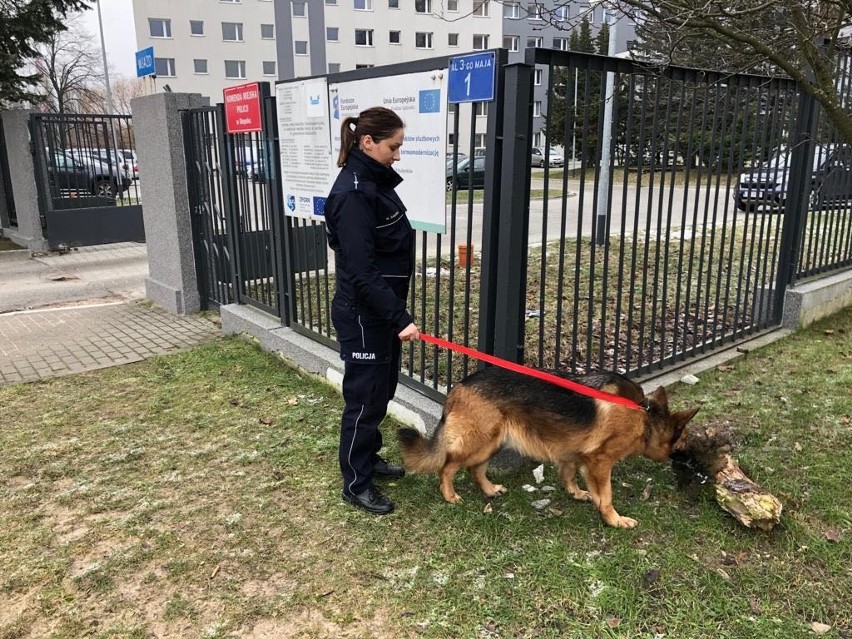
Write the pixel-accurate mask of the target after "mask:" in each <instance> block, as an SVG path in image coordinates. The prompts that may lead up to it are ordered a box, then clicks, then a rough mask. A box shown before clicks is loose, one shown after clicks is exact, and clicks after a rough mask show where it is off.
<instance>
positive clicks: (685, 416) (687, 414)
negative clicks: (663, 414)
mask: <svg viewBox="0 0 852 639" xmlns="http://www.w3.org/2000/svg"><path fill="white" fill-rule="evenodd" d="M699 408H701V407H700V406H696V407H695V408H690V409H689V410H682V411H679V412H677V413H675V414H674V417H675V420H676V421H677V424H678V427H679V428H681V429H683V427H684V426H686V425H687V424H688V423H689V420H691V419H692V418H693V417H695V413H697V412H698V409H699Z"/></svg>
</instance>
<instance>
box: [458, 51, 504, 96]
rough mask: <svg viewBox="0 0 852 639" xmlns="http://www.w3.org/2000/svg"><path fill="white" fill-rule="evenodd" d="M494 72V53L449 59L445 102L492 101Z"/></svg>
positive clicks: (495, 67)
mask: <svg viewBox="0 0 852 639" xmlns="http://www.w3.org/2000/svg"><path fill="white" fill-rule="evenodd" d="M496 71H497V63H496V57H495V54H494V51H485V52H483V53H471V54H470V55H463V56H459V57H457V58H450V68H449V78H448V81H447V93H448V96H447V101H448V102H450V103H453V104H458V103H459V102H490V101H492V100H493V99H494V84H495V77H496Z"/></svg>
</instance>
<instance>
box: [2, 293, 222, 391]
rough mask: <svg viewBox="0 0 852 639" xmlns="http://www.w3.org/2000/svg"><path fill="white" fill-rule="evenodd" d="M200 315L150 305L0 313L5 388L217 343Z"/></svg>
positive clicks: (215, 329)
mask: <svg viewBox="0 0 852 639" xmlns="http://www.w3.org/2000/svg"><path fill="white" fill-rule="evenodd" d="M219 334H220V330H219V328H218V326H216V325H215V324H214V323H213V322H211V321H210V320H207V319H205V318H203V317H200V316H197V315H195V316H190V317H179V316H175V315H170V314H169V313H166V312H165V311H163V310H161V309H160V308H158V307H155V306H152V305H150V304H148V303H146V302H124V303H96V304H91V305H87V306H66V307H63V308H46V309H41V310H31V311H19V312H13V313H3V314H0V386H2V385H7V384H15V383H20V382H30V381H35V380H40V379H46V378H50V377H58V376H60V375H69V374H72V373H81V372H85V371H91V370H97V369H99V368H106V367H108V366H117V365H119V364H128V363H130V362H138V361H141V360H143V359H145V358H147V357H151V356H153V355H160V354H163V353H170V352H174V351H177V350H181V349H184V348H189V347H191V346H195V345H197V344H201V343H203V342H207V341H210V340H212V339H215V338H216V337H217V336H218V335H219Z"/></svg>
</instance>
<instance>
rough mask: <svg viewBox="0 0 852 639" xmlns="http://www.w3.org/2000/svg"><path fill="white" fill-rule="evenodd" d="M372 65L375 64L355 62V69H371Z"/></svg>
mask: <svg viewBox="0 0 852 639" xmlns="http://www.w3.org/2000/svg"><path fill="white" fill-rule="evenodd" d="M374 66H376V65H375V64H356V65H355V68H356V69H372V68H373V67H374Z"/></svg>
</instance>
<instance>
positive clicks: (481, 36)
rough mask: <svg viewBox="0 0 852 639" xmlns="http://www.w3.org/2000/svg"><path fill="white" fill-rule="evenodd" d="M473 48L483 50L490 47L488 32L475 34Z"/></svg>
mask: <svg viewBox="0 0 852 639" xmlns="http://www.w3.org/2000/svg"><path fill="white" fill-rule="evenodd" d="M473 48H474V49H475V50H476V51H483V50H485V49H487V48H488V34H487V33H476V34H474V36H473Z"/></svg>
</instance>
